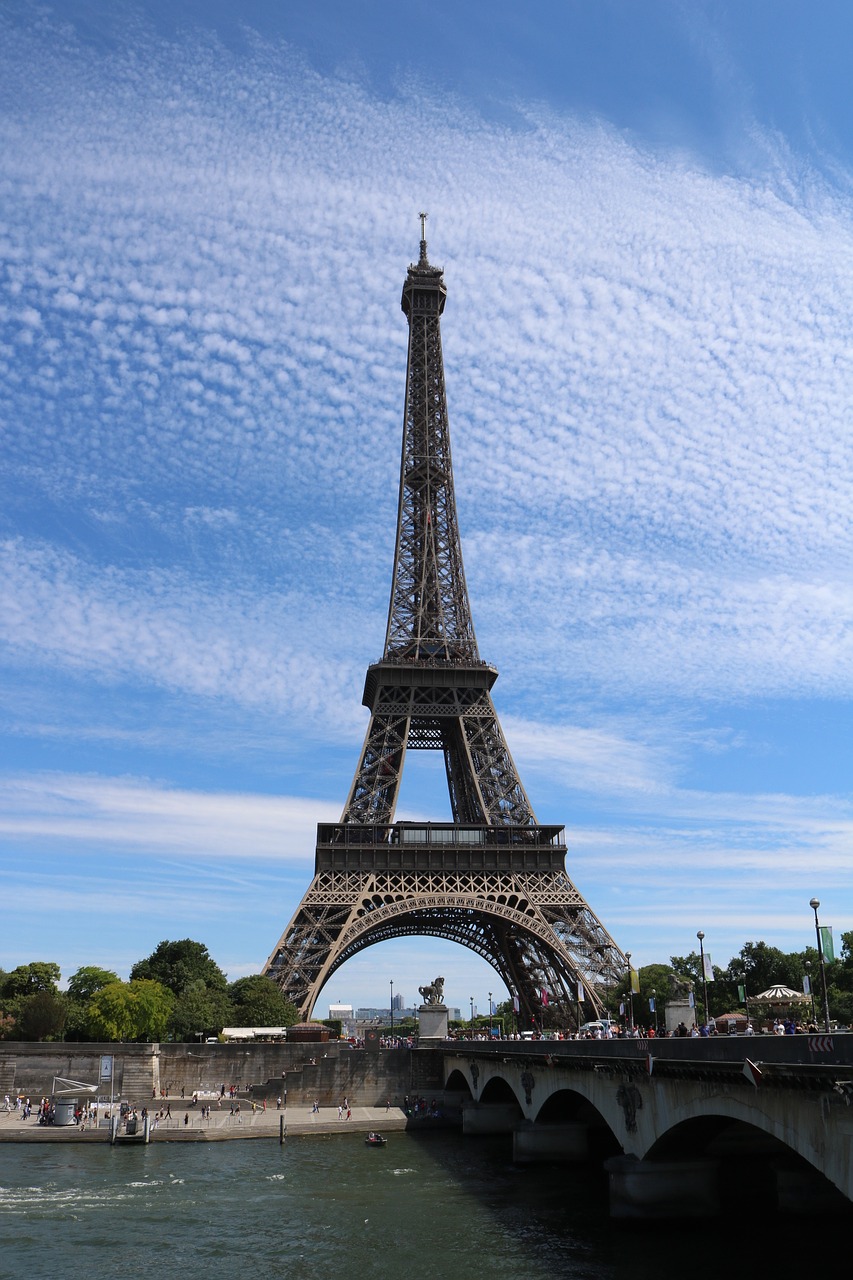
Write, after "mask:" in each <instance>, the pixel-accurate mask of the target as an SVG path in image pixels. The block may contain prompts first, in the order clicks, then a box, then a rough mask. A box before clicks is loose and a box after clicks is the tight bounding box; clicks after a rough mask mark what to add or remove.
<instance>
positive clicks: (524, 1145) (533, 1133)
mask: <svg viewBox="0 0 853 1280" xmlns="http://www.w3.org/2000/svg"><path fill="white" fill-rule="evenodd" d="M512 1158H513V1160H514V1161H515V1163H516V1164H542V1163H560V1164H582V1163H584V1162H585V1161H586V1160H588V1159H589V1127H588V1126H587V1125H585V1124H581V1123H577V1122H573V1123H571V1124H533V1123H532V1122H531V1121H524V1123H522V1124H517V1125H516V1126H515V1128H514V1129H513V1131H512Z"/></svg>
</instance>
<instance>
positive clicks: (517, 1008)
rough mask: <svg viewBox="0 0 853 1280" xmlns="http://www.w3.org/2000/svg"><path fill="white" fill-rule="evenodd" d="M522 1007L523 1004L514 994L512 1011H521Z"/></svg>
mask: <svg viewBox="0 0 853 1280" xmlns="http://www.w3.org/2000/svg"><path fill="white" fill-rule="evenodd" d="M520 1008H521V1006H520V1004H519V1003H518V996H513V997H512V1011H513V1013H518V1011H519V1009H520Z"/></svg>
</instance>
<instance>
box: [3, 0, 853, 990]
mask: <svg viewBox="0 0 853 1280" xmlns="http://www.w3.org/2000/svg"><path fill="white" fill-rule="evenodd" d="M813 9H814V7H811V8H810V9H807V8H806V7H805V6H802V5H801V4H798V3H786V2H785V0H782V2H781V3H778V2H777V3H772V4H771V3H751V4H746V5H744V4H734V3H731V4H726V3H713V4H712V3H703V2H701V0H691V2H690V3H674V2H672V3H664V2H655V0H650V2H649V3H644V4H642V5H639V4H635V3H631V2H629V0H623V2H621V3H616V2H611V3H607V2H606V0H603V2H599V3H596V4H595V5H593V4H591V3H584V4H580V3H560V4H557V3H544V4H540V5H537V6H534V7H533V8H531V9H530V11H529V13H527V14H526V15H524V14H521V13H520V12H519V7H518V6H517V5H509V4H504V3H491V4H489V5H485V4H480V3H469V4H466V5H459V4H453V5H451V4H448V3H441V2H439V3H433V4H431V5H429V6H424V7H422V8H421V9H420V10H417V9H412V8H411V7H406V6H402V5H399V4H396V3H386V2H385V0H380V2H377V3H373V4H352V3H351V4H347V5H342V4H337V3H328V4H325V5H323V6H319V5H314V6H311V5H300V6H297V5H293V4H288V3H272V2H269V3H263V2H261V0H255V2H254V3H242V4H241V5H240V6H235V5H233V4H226V3H225V2H224V0H219V2H213V0H205V2H204V3H202V2H201V0H198V2H193V0H172V2H171V3H169V4H168V5H167V4H165V3H154V2H153V0H152V2H150V3H138V4H137V3H108V2H107V0H89V2H86V0H64V2H63V3H62V4H51V3H44V4H35V3H22V2H16V0H7V3H5V4H4V6H3V9H2V12H0V100H2V111H0V192H2V200H0V207H2V219H1V220H0V244H1V245H2V250H1V252H2V282H3V283H2V291H0V379H2V397H0V425H2V437H0V461H2V503H0V556H2V569H0V673H1V674H2V684H0V744H2V756H0V859H2V878H3V884H4V889H5V899H6V904H7V909H6V911H5V912H4V926H3V930H2V934H0V965H2V966H4V967H6V968H9V967H12V966H14V965H16V964H20V963H24V962H26V961H29V960H33V959H52V960H57V961H59V963H60V964H61V966H62V969H63V973H64V975H65V976H67V975H68V974H70V973H72V972H73V971H74V969H76V968H77V966H78V965H80V964H84V963H96V964H103V965H106V966H108V967H111V968H116V969H118V970H119V971H120V972H121V973H123V974H126V973H127V971H128V970H129V968H130V966H131V965H132V964H133V962H134V961H135V960H137V959H138V958H140V957H141V956H144V955H147V954H149V953H150V951H151V950H153V948H154V947H155V946H156V944H157V943H158V942H159V941H160V940H161V939H163V938H179V937H185V936H190V937H194V938H198V939H200V940H201V941H204V942H205V943H206V944H207V945H208V946H209V948H210V950H211V952H212V954H213V955H214V957H215V958H216V959H217V961H218V962H219V963H220V964H221V965H222V966H223V967H224V968H225V969H226V970H227V971H228V973H229V975H230V976H231V977H232V978H233V977H237V976H240V975H241V974H244V973H248V972H254V971H256V970H257V969H258V968H259V967H260V965H261V964H262V963H263V962H264V960H265V959H266V957H267V955H268V953H269V952H270V951H271V949H272V947H273V946H274V944H275V943H276V941H277V939H278V937H279V934H280V933H281V931H282V929H283V928H284V926H285V924H286V923H287V921H288V919H289V918H290V915H291V913H292V911H293V909H294V908H295V906H296V904H297V903H298V901H299V899H300V897H301V895H302V893H303V891H304V890H305V888H307V885H308V883H309V880H310V876H311V873H312V868H313V844H314V829H315V826H316V823H317V822H318V821H321V820H328V819H334V818H336V817H337V816H339V813H340V810H341V808H342V806H343V803H344V800H345V799H346V795H347V791H348V787H349V783H350V780H351V776H352V772H353V770H354V768H355V764H356V761H357V757H358V752H359V747H360V744H361V739H362V737H363V733H364V729H365V726H366V714H367V713H366V712H365V710H364V709H363V708H362V707H361V688H362V682H363V677H364V670H365V667H366V666H367V664H368V663H369V662H371V661H374V660H375V659H376V658H377V657H378V656H379V654H380V652H381V647H382V638H383V635H384V625H385V615H386V610H387V601H388V592H389V588H390V573H391V560H392V553H393V538H394V527H395V517H396V490H397V472H398V467H399V448H400V432H401V424H402V407H403V391H404V380H405V349H406V325H405V319H404V317H403V316H402V314H401V312H400V310H399V295H400V288H401V285H402V281H403V278H404V275H405V270H406V267H407V265H408V263H409V262H410V261H411V260H412V259H413V257H415V256H416V254H417V240H418V236H419V224H418V220H417V214H418V211H419V210H421V209H426V210H428V211H429V215H430V218H429V224H428V237H429V243H430V255H431V258H432V259H433V261H435V262H437V263H439V264H441V265H443V266H444V269H445V278H446V282H447V287H448V303H447V309H446V311H445V317H444V322H443V338H444V349H445V366H446V373H447V383H448V396H449V404H450V414H451V430H452V434H453V448H454V466H455V472H456V484H457V498H458V502H459V508H460V521H461V527H462V537H463V550H464V554H465V564H466V573H467V578H468V585H469V590H470V594H471V598H472V604H473V609H474V617H475V625H476V628H477V635H478V640H479V644H480V649H481V652H482V654H483V656H484V657H485V658H486V659H487V660H489V661H491V662H493V663H495V665H496V666H497V667H498V669H499V671H500V673H501V677H500V680H499V682H498V684H497V685H496V687H495V690H494V698H495V702H496V705H497V707H498V712H499V714H500V716H501V720H502V723H503V726H504V729H505V732H506V734H507V738H508V740H509V743H510V747H511V749H512V751H513V755H514V756H515V759H516V762H517V764H518V766H519V769H520V771H521V774H522V778H523V780H524V783H525V786H526V788H527V790H528V792H529V794H530V796H531V799H532V801H533V804H534V806H535V808H536V811H537V816H538V817H539V819H540V821H543V822H561V823H565V824H566V829H567V840H568V845H569V857H568V863H567V865H568V869H569V873H570V875H571V876H572V878H573V880H574V881H575V883H576V884H577V886H578V887H579V889H580V890H581V891H582V892H583V893H584V895H585V896H586V898H587V900H588V901H589V902H590V904H591V905H592V907H593V908H594V910H595V911H596V912H597V914H598V915H599V917H600V918H601V919H602V921H603V922H604V923H605V925H606V926H607V927H608V928H609V930H610V931H611V933H612V934H613V936H614V937H615V939H616V940H617V942H618V943H619V945H620V946H621V947H622V948H623V949H625V950H628V951H631V952H632V955H633V956H634V959H635V962H636V963H638V964H641V965H642V964H645V963H649V962H652V961H661V960H666V959H667V958H668V957H669V956H670V955H672V954H686V953H687V952H689V951H690V950H691V949H693V947H695V945H696V941H695V935H696V931H697V929H699V928H701V929H703V930H704V932H705V935H706V944H707V947H708V949H709V951H710V952H711V954H712V956H713V958H714V961H715V963H720V964H724V963H726V962H727V961H728V959H729V958H730V956H731V955H733V954H735V953H736V952H737V950H739V948H740V946H741V945H742V944H743V942H745V941H746V940H748V939H749V940H758V939H760V938H761V939H764V940H766V941H767V942H769V943H772V944H774V945H776V946H780V947H782V948H783V949H785V950H790V949H795V948H796V949H799V948H801V947H803V946H805V945H806V944H808V943H809V942H810V941H812V940H813V936H814V935H813V917H812V913H811V911H810V909H809V906H808V903H809V899H810V898H811V897H812V896H813V895H817V897H818V898H820V900H821V902H822V907H821V919H822V923H827V924H832V925H833V926H834V927H835V929H836V932H841V931H842V930H844V929H850V928H853V886H851V836H853V800H851V781H850V780H851V756H853V752H851V734H850V701H851V691H853V574H851V567H852V566H851V561H853V556H851V545H853V537H851V532H852V531H851V511H853V481H851V474H853V471H852V470H851V453H853V447H851V431H850V403H851V392H853V356H851V327H853V324H852V323H851V322H853V218H851V190H853V120H851V116H850V112H849V74H848V66H847V56H848V51H849V48H850V45H851V36H853V30H851V28H853V11H851V9H850V7H849V5H846V4H841V3H838V4H835V3H825V4H823V5H821V6H819V7H818V8H817V11H816V12H815V11H813ZM399 816H402V817H432V818H435V819H444V818H446V817H447V816H449V806H448V801H447V796H446V785H445V782H444V777H443V769H442V765H441V761H440V759H439V758H438V757H434V756H432V755H431V754H426V755H424V754H423V753H418V754H417V755H416V756H415V758H414V759H413V758H412V757H411V756H410V757H409V761H408V763H407V771H406V776H405V779H404V785H403V796H402V809H401V812H400V814H399ZM439 972H440V973H443V974H444V976H445V978H446V993H447V997H448V1000H449V1002H450V1003H452V1004H460V1005H464V1006H466V1007H467V1003H468V999H469V997H470V996H471V995H473V996H474V998H475V1000H476V1001H477V1003H478V1004H479V1005H480V1007H481V1008H485V1000H486V992H487V991H488V990H490V989H491V990H493V991H496V992H497V993H498V994H501V992H500V984H499V982H498V980H497V978H496V975H494V974H493V973H492V971H491V970H489V969H488V968H487V967H486V966H485V965H484V964H483V963H482V962H481V961H479V960H478V959H477V958H476V957H474V956H473V955H471V954H469V953H468V952H466V951H464V950H463V949H460V948H455V947H451V946H450V945H446V946H445V945H443V944H440V943H434V942H431V941H427V940H412V941H411V942H409V943H405V944H404V943H400V944H392V943H388V944H384V945H382V946H379V947H374V948H372V949H370V950H369V951H367V952H365V953H364V954H363V955H362V956H361V957H358V958H357V959H356V960H354V961H352V962H350V964H349V965H348V966H346V967H345V968H344V969H343V970H341V971H340V973H339V974H338V975H336V976H335V978H333V980H332V982H331V983H330V984H329V986H328V987H327V989H326V992H325V993H324V995H323V997H322V999H321V1004H320V1006H319V1007H320V1008H321V1009H322V1007H323V1005H324V1004H325V1003H326V1002H327V1000H329V1001H337V1000H339V999H341V1000H348V1001H352V1002H353V1003H355V1004H375V1003H380V1002H382V1001H383V1000H387V993H388V990H389V982H390V981H391V980H393V981H394V987H395V991H402V992H403V993H404V995H405V996H406V997H407V998H412V997H414V996H415V993H416V988H417V986H418V985H419V984H421V983H423V982H425V981H427V980H431V979H432V978H433V977H434V976H435V974H436V973H439Z"/></svg>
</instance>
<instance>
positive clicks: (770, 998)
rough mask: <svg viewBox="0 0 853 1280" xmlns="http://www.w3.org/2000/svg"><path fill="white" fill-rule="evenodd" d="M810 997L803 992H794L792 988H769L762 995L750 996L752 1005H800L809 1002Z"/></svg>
mask: <svg viewBox="0 0 853 1280" xmlns="http://www.w3.org/2000/svg"><path fill="white" fill-rule="evenodd" d="M808 999H809V997H808V996H807V995H804V994H803V992H802V991H793V990H792V989H791V987H782V986H778V987H768V988H767V990H766V991H762V992H761V995H758V996H750V997H749V1000H750V1003H751V1004H756V1003H759V1002H760V1003H762V1004H800V1003H801V1002H802V1001H805V1000H808Z"/></svg>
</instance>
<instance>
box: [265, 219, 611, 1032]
mask: <svg viewBox="0 0 853 1280" xmlns="http://www.w3.org/2000/svg"><path fill="white" fill-rule="evenodd" d="M425 217H426V215H425V214H422V215H421V245H420V258H419V260H418V262H417V264H414V265H412V266H410V267H409V270H408V274H407V276H406V281H405V284H404V285H403V297H402V304H401V305H402V308H403V311H404V313H405V314H406V317H407V318H408V322H409V353H408V367H407V372H406V407H405V421H404V428H403V456H402V464H401V469H400V493H399V505H398V516H397V539H396V548H395V553H394V572H393V580H392V586H391V602H390V605H389V609H388V626H387V629H386V633H385V649H384V652H383V656H382V659H381V661H379V662H376V663H373V664H372V665H371V666H370V667H369V668H368V670H367V678H366V680H365V685H364V697H363V702H364V704H365V706H366V707H368V709H369V710H370V723H369V725H368V729H367V734H366V737H365V740H364V746H363V748H362V752H361V757H360V759H359V764H358V768H357V769H356V771H355V777H354V778H353V783H352V786H351V788H350V793H349V797H348V799H347V802H346V806H345V808H344V811H343V814H342V817H341V821H340V823H338V824H336V825H334V826H329V825H328V824H321V825H320V826H319V827H318V830H317V849H316V859H315V874H314V879H313V880H312V882H311V885H310V887H309V889H308V891H307V893H306V894H305V896H304V897H303V899H302V901H301V902H300V904H299V907H298V908H297V910H296V913H295V914H294V916H293V919H292V920H291V922H290V924H289V925H288V927H287V929H286V930H285V932H284V933H283V934H282V936H281V938H280V939H279V942H278V943H277V945H276V947H275V949H274V950H273V952H272V955H271V956H270V958H269V960H268V961H267V963H266V965H265V967H264V972H265V973H268V974H269V975H270V976H271V977H272V978H274V979H275V980H276V982H278V984H279V985H280V987H281V988H282V991H283V992H284V994H285V995H286V996H287V998H288V999H290V1000H292V1001H293V1003H294V1004H295V1005H296V1006H297V1008H298V1009H299V1011H300V1014H301V1015H302V1016H303V1017H305V1018H307V1017H309V1016H310V1014H311V1011H312V1010H313V1007H314V1004H315V1003H316V1001H317V999H318V997H319V994H320V992H321V990H322V988H323V987H324V985H325V984H326V982H328V980H329V978H330V977H331V976H332V974H333V973H334V972H335V971H336V970H337V969H338V968H340V966H341V965H342V964H344V963H345V962H346V961H347V960H349V959H351V957H352V956H354V955H357V954H358V953H359V952H360V951H363V950H364V949H365V948H366V947H369V946H373V945H374V944H375V943H377V942H383V941H385V940H387V939H390V938H400V937H406V936H409V935H412V934H416V935H431V936H433V937H439V938H445V939H448V940H450V941H452V942H458V943H461V944H462V945H463V946H466V947H469V948H470V949H471V950H472V951H475V952H476V953H477V954H478V955H481V956H483V957H484V958H485V959H486V960H488V961H489V962H490V964H492V965H493V967H494V968H495V969H496V971H497V972H498V973H499V974H500V976H501V978H502V979H503V980H504V982H505V984H506V986H507V988H508V990H509V991H510V993H511V994H512V995H513V996H517V997H518V1001H519V1006H520V1011H521V1014H522V1016H523V1017H524V1019H525V1021H527V1020H529V1019H533V1018H536V1019H538V1018H540V1017H541V1016H542V1012H543V1004H545V1003H547V1004H548V1005H549V1007H550V1011H551V1014H552V1016H553V1015H556V1016H558V1017H560V1019H561V1020H562V1021H564V1022H568V1021H571V1020H573V1019H574V1015H575V1012H576V1011H579V1009H580V1004H579V1001H578V990H579V985H580V986H582V988H583V993H584V1002H585V1005H586V1008H587V1010H588V1011H589V1010H591V1011H592V1012H593V1013H598V1012H600V1011H601V1009H602V1003H601V1002H602V997H603V994H604V992H605V990H606V989H607V988H608V987H614V986H616V984H618V983H622V982H624V980H625V977H626V969H627V961H626V958H625V956H624V955H623V954H622V952H621V951H620V950H619V948H618V947H617V946H616V944H615V943H614V942H613V939H612V938H611V937H610V935H609V934H608V933H607V931H606V929H605V928H604V927H603V925H602V924H601V923H600V922H599V920H598V919H597V918H596V916H595V915H594V913H593V912H592V910H591V909H590V907H589V906H588V905H587V903H586V902H585V901H584V899H583V897H582V895H581V894H580V893H579V892H578V890H577V889H576V888H575V886H574V885H573V884H572V882H571V880H570V879H569V877H568V875H567V874H566V870H565V857H566V846H565V844H564V842H563V839H562V833H563V828H562V827H553V826H540V825H539V824H538V823H537V821H536V817H535V814H534V812H533V808H532V805H531V803H530V801H529V799H528V797H527V793H526V792H525V790H524V787H523V786H522V784H521V780H520V778H519V776H518V771H517V769H516V767H515V764H514V762H513V759H512V756H511V755H510V752H509V748H508V746H507V744H506V740H505V739H504V736H503V731H502V729H501V726H500V722H499V721H498V717H497V713H496V711H495V708H494V704H493V703H492V697H491V689H492V686H493V684H494V682H495V680H496V679H497V676H498V673H497V670H496V669H495V668H494V667H493V666H490V665H489V664H488V663H486V662H483V661H482V660H481V658H480V654H479V650H478V648H477V640H476V636H475V634H474V626H473V622H472V619H471V606H470V602H469V599H468V589H467V586H466V583H465V571H464V568H463V564H462V546H461V542H460V537H459V525H458V520H457V515H456V498H455V494H454V487H453V467H452V463H451V455H450V430H449V424H448V414H447V397H446V393H445V385H444V361H443V358H442V350H441V326H440V318H441V315H442V312H443V310H444V304H445V299H446V289H445V285H444V278H443V273H442V271H441V269H440V268H438V267H433V266H431V265H430V262H429V260H428V257H427V245H426V235H425V227H424V222H425ZM408 750H421V751H426V750H437V751H442V752H443V754H444V763H445V768H446V771H447V783H448V789H449V793H450V805H451V813H452V815H453V822H452V823H427V824H420V825H413V824H408V823H395V821H394V813H395V809H396V804H397V798H398V795H399V790H400V781H401V778H402V773H403V767H404V764H405V759H406V752H407V751H408Z"/></svg>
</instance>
